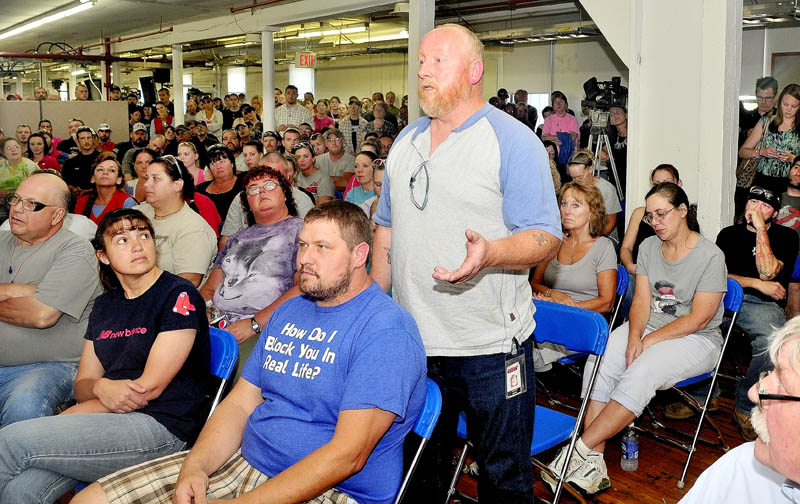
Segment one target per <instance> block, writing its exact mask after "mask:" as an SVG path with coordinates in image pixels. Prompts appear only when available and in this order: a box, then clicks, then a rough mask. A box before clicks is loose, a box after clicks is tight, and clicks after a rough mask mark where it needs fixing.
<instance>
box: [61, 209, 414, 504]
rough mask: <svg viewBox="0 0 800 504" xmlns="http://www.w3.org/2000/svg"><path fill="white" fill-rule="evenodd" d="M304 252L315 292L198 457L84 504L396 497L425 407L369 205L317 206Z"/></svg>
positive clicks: (159, 465) (307, 287)
mask: <svg viewBox="0 0 800 504" xmlns="http://www.w3.org/2000/svg"><path fill="white" fill-rule="evenodd" d="M264 196H266V195H265V194H262V197H264ZM298 243H299V250H298V253H297V265H298V268H297V269H298V273H299V274H300V280H299V286H300V290H301V291H302V292H303V293H304V294H305V295H304V296H301V297H296V298H293V299H290V300H288V301H286V303H284V304H283V305H282V306H281V307H279V308H278V309H277V310H276V311H275V313H274V314H273V315H272V317H271V318H270V319H269V322H268V324H267V327H266V328H265V329H264V331H263V332H262V333H261V336H260V338H259V341H258V344H257V345H256V348H255V350H253V353H252V354H251V355H250V358H249V359H248V361H247V364H246V365H245V368H244V371H243V372H242V378H243V379H242V380H239V381H238V382H237V383H236V385H235V387H234V388H233V390H232V391H231V393H230V394H229V396H228V397H227V398H226V399H225V400H224V401H223V402H222V403H221V404H220V406H219V407H218V408H217V410H216V411H215V412H214V415H213V416H212V417H211V418H210V419H209V421H208V422H207V423H206V426H205V428H204V429H203V431H202V432H201V433H200V437H199V438H198V440H197V443H196V444H195V446H194V448H192V450H191V451H190V452H188V454H187V453H182V454H176V455H173V456H170V457H165V458H161V459H157V460H154V461H151V462H149V463H147V464H142V465H141V466H139V467H137V468H135V469H126V470H123V471H120V472H118V473H115V474H112V475H110V476H108V477H106V478H103V479H101V480H99V481H98V482H97V483H95V484H92V485H90V486H89V487H88V488H87V489H86V490H84V491H83V492H81V493H80V494H79V495H78V496H77V497H76V498H75V499H73V504H82V503H88V502H92V503H96V502H112V503H113V502H142V503H155V502H167V501H168V499H169V498H170V497H172V493H173V492H172V490H171V489H172V488H174V493H175V498H174V502H176V503H186V504H189V503H191V502H205V501H204V500H203V499H202V497H207V498H208V499H209V500H212V499H230V498H236V497H239V496H240V495H242V494H244V493H247V494H249V495H251V496H252V497H253V500H254V501H257V502H306V501H308V502H319V503H321V502H337V503H344V502H351V501H352V500H355V501H357V502H358V503H359V504H379V503H391V502H392V501H393V500H394V498H395V494H396V493H397V490H398V488H399V486H400V481H401V478H402V465H403V455H402V451H403V440H404V438H405V436H406V434H407V433H408V431H409V430H411V428H412V427H413V425H414V422H415V420H416V417H417V415H418V414H419V412H420V411H421V409H422V406H423V403H424V402H425V390H426V384H425V376H426V369H425V351H424V349H423V346H422V341H421V339H420V336H419V332H418V330H417V325H416V323H415V322H414V319H413V318H412V317H411V315H410V314H409V313H408V312H407V311H406V310H404V309H403V308H401V307H400V306H398V305H397V304H395V303H394V302H393V301H392V300H391V299H390V298H389V297H387V296H386V295H385V294H384V293H383V292H382V291H381V289H380V288H379V287H378V285H377V284H375V283H374V282H373V281H372V279H371V278H370V277H369V275H368V274H367V271H366V262H367V259H368V257H369V250H370V246H371V243H372V233H371V230H370V223H369V220H368V219H367V217H366V215H365V214H364V212H363V211H361V209H359V208H358V207H357V206H355V205H353V204H351V203H347V202H344V201H331V202H329V203H325V204H323V205H321V206H320V207H316V208H314V209H312V210H311V211H309V212H308V214H307V215H306V218H305V224H304V226H303V229H302V231H301V232H300V236H299V238H298ZM193 499H194V500H193ZM325 499H329V500H325Z"/></svg>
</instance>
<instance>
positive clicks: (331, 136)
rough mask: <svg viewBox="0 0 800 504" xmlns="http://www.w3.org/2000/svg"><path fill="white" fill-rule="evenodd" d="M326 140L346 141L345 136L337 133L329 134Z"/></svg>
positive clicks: (330, 141)
mask: <svg viewBox="0 0 800 504" xmlns="http://www.w3.org/2000/svg"><path fill="white" fill-rule="evenodd" d="M325 141H326V142H329V143H333V142H344V138H342V137H339V136H336V135H328V136H327V137H326V138H325Z"/></svg>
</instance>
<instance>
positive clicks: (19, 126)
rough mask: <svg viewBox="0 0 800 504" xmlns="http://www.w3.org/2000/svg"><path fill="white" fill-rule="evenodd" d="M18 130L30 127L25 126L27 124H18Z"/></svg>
mask: <svg viewBox="0 0 800 504" xmlns="http://www.w3.org/2000/svg"><path fill="white" fill-rule="evenodd" d="M17 128H30V126H29V125H27V124H25V123H20V124H17Z"/></svg>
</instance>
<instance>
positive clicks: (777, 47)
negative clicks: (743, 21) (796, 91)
mask: <svg viewBox="0 0 800 504" xmlns="http://www.w3.org/2000/svg"><path fill="white" fill-rule="evenodd" d="M765 30H766V37H765V36H764V31H765ZM765 43H766V55H765V51H764V45H765ZM798 51H800V27H793V26H784V27H779V28H751V29H748V30H744V32H743V33H742V79H741V94H742V95H752V94H753V92H754V90H755V83H756V79H758V78H759V77H763V76H764V75H765V73H764V70H763V69H764V68H766V74H769V73H771V65H772V53H776V52H798ZM786 84H789V83H788V82H778V87H779V89H783V87H784V86H785V85H786Z"/></svg>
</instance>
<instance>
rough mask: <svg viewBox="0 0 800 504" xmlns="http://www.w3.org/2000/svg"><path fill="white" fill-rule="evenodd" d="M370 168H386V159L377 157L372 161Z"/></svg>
mask: <svg viewBox="0 0 800 504" xmlns="http://www.w3.org/2000/svg"><path fill="white" fill-rule="evenodd" d="M372 168H386V160H385V159H383V158H378V159H376V160H375V161H373V162H372Z"/></svg>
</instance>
